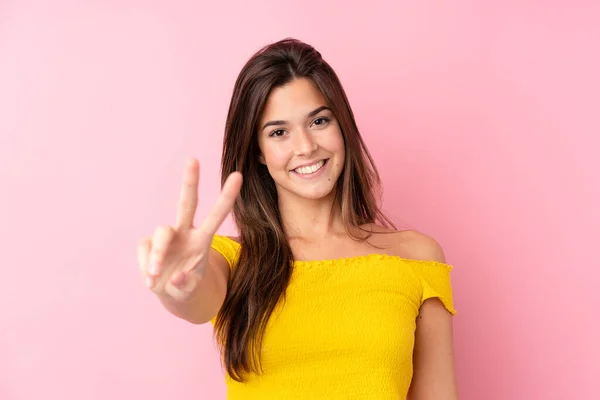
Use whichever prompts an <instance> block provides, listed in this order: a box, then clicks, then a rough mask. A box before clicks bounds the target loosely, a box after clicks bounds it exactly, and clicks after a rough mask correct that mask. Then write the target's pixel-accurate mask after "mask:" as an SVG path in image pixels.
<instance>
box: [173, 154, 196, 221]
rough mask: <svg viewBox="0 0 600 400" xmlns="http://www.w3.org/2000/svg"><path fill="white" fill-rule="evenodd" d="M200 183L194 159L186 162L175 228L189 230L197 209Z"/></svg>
mask: <svg viewBox="0 0 600 400" xmlns="http://www.w3.org/2000/svg"><path fill="white" fill-rule="evenodd" d="M199 181H200V164H199V163H198V161H197V160H196V159H194V158H192V159H190V160H188V162H187V164H186V166H185V172H184V174H183V184H182V186H181V191H180V193H179V204H178V209H177V221H176V223H175V227H177V228H191V227H192V226H193V224H194V214H195V213H196V207H198V182H199Z"/></svg>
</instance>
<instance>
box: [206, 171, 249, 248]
mask: <svg viewBox="0 0 600 400" xmlns="http://www.w3.org/2000/svg"><path fill="white" fill-rule="evenodd" d="M241 188H242V174H241V173H239V172H233V173H231V174H230V175H229V176H228V177H227V179H226V180H225V184H224V185H223V189H222V190H221V194H220V195H219V197H218V198H217V201H216V203H215V205H214V206H213V208H212V209H211V210H210V212H209V214H208V216H207V217H206V219H205V220H204V222H203V223H202V226H201V227H200V229H201V230H202V232H205V233H207V234H208V235H209V236H212V235H214V234H215V233H216V232H217V230H218V229H219V227H220V226H221V224H222V223H223V221H224V220H225V218H226V217H227V215H228V214H229V213H230V212H231V210H232V209H233V205H234V204H235V200H236V199H237V197H238V195H239V194H240V190H241Z"/></svg>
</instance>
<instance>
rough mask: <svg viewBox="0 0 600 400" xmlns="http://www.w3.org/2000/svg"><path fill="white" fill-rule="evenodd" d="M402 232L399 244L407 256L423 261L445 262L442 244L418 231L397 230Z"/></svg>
mask: <svg viewBox="0 0 600 400" xmlns="http://www.w3.org/2000/svg"><path fill="white" fill-rule="evenodd" d="M399 233H403V234H404V239H402V240H400V243H399V245H400V246H401V247H402V248H403V249H404V250H405V251H408V252H409V258H413V259H415V260H424V261H437V262H441V263H445V262H446V255H445V254H444V250H443V249H442V246H441V245H440V244H439V243H438V242H437V240H435V239H434V238H432V237H431V236H428V235H426V234H424V233H422V232H418V231H404V232H399Z"/></svg>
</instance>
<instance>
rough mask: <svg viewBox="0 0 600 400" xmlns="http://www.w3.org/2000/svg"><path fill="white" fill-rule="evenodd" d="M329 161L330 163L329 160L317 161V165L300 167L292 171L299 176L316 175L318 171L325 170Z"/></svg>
mask: <svg viewBox="0 0 600 400" xmlns="http://www.w3.org/2000/svg"><path fill="white" fill-rule="evenodd" d="M327 161H329V159H325V160H321V161H317V162H316V163H314V164H312V165H307V166H305V167H298V168H296V169H294V170H292V171H293V172H295V173H297V174H298V175H310V174H314V173H315V172H317V171H318V170H320V169H321V168H323V167H324V166H325V164H327Z"/></svg>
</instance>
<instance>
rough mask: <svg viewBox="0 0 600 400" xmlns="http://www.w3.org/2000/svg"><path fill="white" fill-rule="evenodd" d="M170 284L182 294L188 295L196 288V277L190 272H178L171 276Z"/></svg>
mask: <svg viewBox="0 0 600 400" xmlns="http://www.w3.org/2000/svg"><path fill="white" fill-rule="evenodd" d="M170 283H171V285H173V286H174V287H175V289H177V290H178V291H180V292H182V293H183V294H184V295H186V296H188V295H190V294H192V292H193V291H194V289H196V284H197V282H196V279H195V277H194V276H193V274H192V273H185V272H178V273H176V274H175V275H173V277H172V278H171V281H170Z"/></svg>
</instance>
